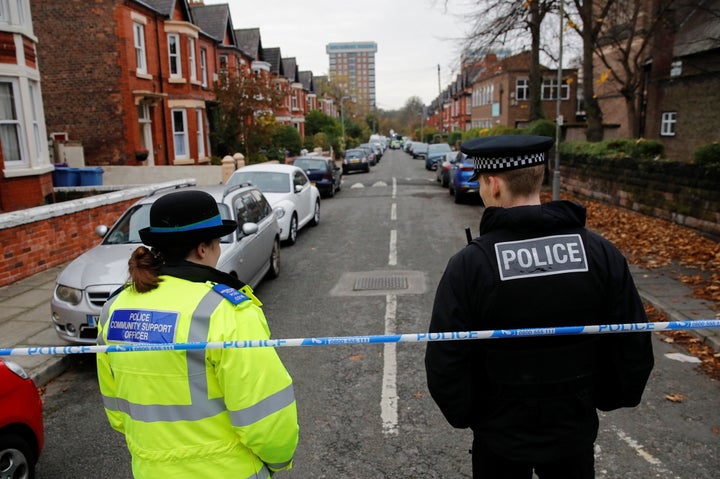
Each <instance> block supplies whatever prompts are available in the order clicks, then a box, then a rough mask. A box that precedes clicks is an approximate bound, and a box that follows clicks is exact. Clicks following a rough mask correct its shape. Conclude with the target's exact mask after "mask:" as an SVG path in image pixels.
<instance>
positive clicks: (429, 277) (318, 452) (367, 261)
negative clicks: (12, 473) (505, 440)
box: [38, 150, 720, 479]
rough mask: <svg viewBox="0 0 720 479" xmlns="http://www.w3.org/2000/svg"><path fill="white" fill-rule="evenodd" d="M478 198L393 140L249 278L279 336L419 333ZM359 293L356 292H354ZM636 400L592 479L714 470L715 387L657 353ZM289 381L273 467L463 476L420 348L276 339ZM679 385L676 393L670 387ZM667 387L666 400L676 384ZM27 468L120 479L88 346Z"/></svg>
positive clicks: (621, 414)
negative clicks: (291, 410)
mask: <svg viewBox="0 0 720 479" xmlns="http://www.w3.org/2000/svg"><path fill="white" fill-rule="evenodd" d="M481 211H482V209H481V207H480V206H479V205H477V204H475V205H456V204H454V202H453V200H452V197H450V196H449V195H448V193H447V189H443V188H441V187H440V186H439V185H438V184H437V183H436V182H435V173H434V172H428V171H426V170H425V169H424V166H423V162H422V161H418V160H412V159H410V157H409V156H408V155H406V154H404V153H402V152H400V151H392V150H388V151H387V152H386V154H385V157H384V158H383V159H382V161H381V162H380V163H379V164H378V165H377V166H375V167H374V168H373V169H372V171H371V173H369V174H364V173H353V174H350V175H347V176H345V177H344V183H343V187H342V191H340V192H338V194H337V195H336V196H335V197H334V198H332V199H326V200H323V202H322V207H321V221H320V225H319V226H317V227H308V228H306V229H304V230H301V232H300V234H299V236H298V241H297V243H296V244H295V245H294V246H291V247H286V248H283V249H282V251H281V261H282V266H281V273H280V277H279V278H277V279H275V280H272V281H266V282H264V283H262V284H261V285H260V286H259V287H258V288H257V290H256V293H257V295H258V296H259V297H260V299H261V300H262V301H264V303H265V306H264V309H265V314H266V316H267V318H268V322H269V324H270V328H271V330H272V333H273V337H274V338H300V337H323V336H348V335H367V334H384V333H392V332H398V333H414V332H422V331H425V330H426V329H427V324H428V321H429V314H430V309H431V306H432V300H433V296H434V290H435V285H436V284H437V282H438V281H439V278H440V276H441V274H442V271H443V269H444V267H445V265H446V263H447V260H448V259H449V257H450V256H451V255H452V254H453V253H454V252H455V251H457V250H459V249H460V248H461V247H462V246H463V245H464V243H465V233H464V228H465V227H471V228H472V230H473V233H474V234H475V235H476V234H477V227H478V224H479V219H480V214H481ZM358 289H359V291H358ZM670 348H671V345H668V344H666V343H663V342H661V341H659V340H657V341H655V350H656V363H657V364H656V369H655V371H654V373H653V376H652V378H651V381H650V384H649V387H648V390H647V392H646V394H645V397H644V400H643V404H642V405H641V406H640V407H639V408H636V409H631V410H622V411H616V412H612V413H608V414H603V416H602V417H601V426H600V433H599V437H598V441H597V446H596V452H597V454H596V469H597V477H598V478H599V479H602V478H608V479H609V478H623V479H647V478H652V477H661V478H683V479H684V478H693V479H711V478H714V477H717V471H718V469H720V453H719V450H720V447H718V446H719V442H720V435H719V434H718V431H717V429H713V428H715V427H717V426H718V415H719V414H720V413H718V411H720V385H718V383H717V382H714V381H712V380H710V379H709V378H707V377H705V376H703V375H701V374H699V373H697V372H696V371H695V370H694V365H693V364H689V363H683V362H679V361H675V360H671V359H668V358H667V357H665V356H664V354H665V353H666V352H669V351H670ZM278 351H279V354H280V356H281V357H282V358H283V361H284V362H285V365H286V366H287V368H288V370H289V371H290V373H291V375H292V376H293V378H294V381H295V392H296V397H297V403H298V409H299V420H300V428H301V437H300V445H299V447H298V451H297V454H296V457H295V467H294V469H293V470H292V471H289V472H284V473H280V474H277V476H276V477H282V478H287V479H291V478H297V479H306V478H333V479H336V478H340V479H342V478H348V479H369V478H393V479H395V478H397V479H400V478H463V477H465V478H469V477H471V467H470V455H469V454H468V449H469V448H470V443H471V434H470V433H469V432H468V431H458V430H453V429H452V428H451V427H450V426H448V425H447V424H446V422H445V420H444V419H443V417H442V415H441V414H440V412H439V410H438V409H437V408H436V406H435V404H434V403H433V401H432V399H431V398H430V395H429V394H428V392H427V389H426V386H425V374H424V368H423V355H424V347H423V346H422V345H419V344H398V345H393V346H390V345H352V346H327V347H312V348H308V347H304V348H280V349H279V350H278ZM673 394H676V395H681V396H682V397H683V398H684V399H683V400H681V401H680V402H672V401H669V400H668V399H667V398H666V397H667V396H668V395H673ZM675 397H677V396H675ZM44 400H45V414H46V425H45V426H46V427H45V429H46V447H45V450H44V452H43V455H42V457H41V460H40V464H39V469H38V477H39V478H40V479H49V478H106V477H107V478H126V477H127V478H130V477H131V473H130V465H129V455H128V453H127V450H126V449H125V443H124V439H123V438H122V436H121V435H119V434H118V433H115V432H114V431H112V430H111V429H110V427H109V426H108V424H107V420H106V419H105V416H104V413H103V410H102V404H101V401H100V396H99V393H98V390H97V384H96V378H95V370H94V358H92V357H88V358H78V361H77V364H76V365H75V367H73V368H72V369H71V370H70V371H69V372H67V373H66V374H64V375H63V376H61V377H60V378H58V379H57V380H55V381H54V382H52V383H51V384H49V385H48V386H47V389H46V392H45V395H44Z"/></svg>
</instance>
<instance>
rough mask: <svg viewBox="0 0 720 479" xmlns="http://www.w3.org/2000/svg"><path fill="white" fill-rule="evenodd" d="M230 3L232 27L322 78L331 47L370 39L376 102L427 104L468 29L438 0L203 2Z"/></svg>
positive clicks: (390, 106) (447, 77)
mask: <svg viewBox="0 0 720 479" xmlns="http://www.w3.org/2000/svg"><path fill="white" fill-rule="evenodd" d="M222 3H226V4H229V5H230V11H231V14H232V22H233V27H234V28H236V29H241V28H254V27H258V28H260V36H261V38H262V44H263V47H264V48H273V47H279V48H280V51H281V53H282V56H283V57H286V58H289V57H295V58H296V59H297V64H298V67H299V69H300V70H301V71H303V70H310V71H312V72H313V74H314V75H326V74H327V72H328V56H327V53H326V52H325V46H326V45H327V44H328V43H336V42H355V41H374V42H375V43H377V45H378V51H377V53H376V55H375V65H376V66H375V88H376V103H377V106H378V107H379V108H382V109H384V110H394V109H399V108H402V107H403V106H404V105H405V102H406V101H407V99H408V98H410V97H411V96H418V97H420V99H421V100H422V101H423V102H424V103H425V104H429V103H430V102H431V101H432V100H433V99H435V97H437V96H438V93H439V92H438V65H440V79H441V81H440V86H441V88H442V89H445V87H447V85H448V84H449V83H450V81H451V80H452V79H454V78H455V75H456V74H457V70H458V65H459V51H460V47H459V45H460V40H459V38H461V37H462V36H463V35H464V33H465V31H466V27H465V26H464V25H463V24H462V22H460V21H459V20H458V14H459V13H460V12H458V11H457V7H454V8H455V10H454V11H452V12H451V13H445V12H444V11H443V5H444V2H443V0H437V1H433V0H261V1H256V2H250V1H245V0H205V4H206V5H212V4H222Z"/></svg>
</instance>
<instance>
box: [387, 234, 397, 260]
mask: <svg viewBox="0 0 720 479" xmlns="http://www.w3.org/2000/svg"><path fill="white" fill-rule="evenodd" d="M395 265H397V230H390V254H388V266H395Z"/></svg>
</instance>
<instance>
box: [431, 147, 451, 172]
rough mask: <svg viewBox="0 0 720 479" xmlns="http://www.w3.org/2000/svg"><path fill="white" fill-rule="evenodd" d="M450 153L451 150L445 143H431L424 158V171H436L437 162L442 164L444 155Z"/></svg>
mask: <svg viewBox="0 0 720 479" xmlns="http://www.w3.org/2000/svg"><path fill="white" fill-rule="evenodd" d="M448 153H452V148H450V145H448V144H447V143H433V144H432V145H428V149H427V156H425V169H426V170H436V169H437V167H438V162H440V163H442V160H443V159H444V158H445V155H447V154H448Z"/></svg>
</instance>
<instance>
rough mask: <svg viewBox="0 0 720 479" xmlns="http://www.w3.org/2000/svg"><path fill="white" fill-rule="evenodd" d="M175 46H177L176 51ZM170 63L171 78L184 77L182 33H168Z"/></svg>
mask: <svg viewBox="0 0 720 479" xmlns="http://www.w3.org/2000/svg"><path fill="white" fill-rule="evenodd" d="M173 47H175V51H174V52H173ZM168 63H169V65H168V66H169V70H170V78H182V55H181V53H180V35H178V34H177V33H168ZM173 70H175V71H173Z"/></svg>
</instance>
